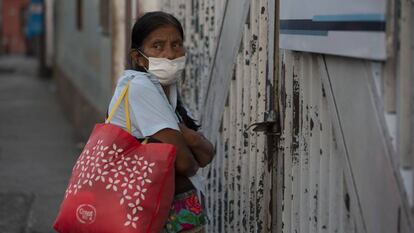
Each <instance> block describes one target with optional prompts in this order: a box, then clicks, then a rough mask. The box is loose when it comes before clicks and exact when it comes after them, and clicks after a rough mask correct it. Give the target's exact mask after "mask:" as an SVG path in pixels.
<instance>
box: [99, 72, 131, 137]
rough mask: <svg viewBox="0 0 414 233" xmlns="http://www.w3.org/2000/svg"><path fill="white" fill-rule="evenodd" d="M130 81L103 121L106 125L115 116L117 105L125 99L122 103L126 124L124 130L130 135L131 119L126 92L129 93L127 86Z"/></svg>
mask: <svg viewBox="0 0 414 233" xmlns="http://www.w3.org/2000/svg"><path fill="white" fill-rule="evenodd" d="M131 81H132V80H130V81H129V82H128V84H127V85H126V87H125V88H124V89H123V90H122V92H121V94H120V95H119V97H118V100H117V101H116V103H115V105H114V107H113V108H112V110H111V112H110V113H109V115H108V118H107V119H106V120H105V124H108V123H109V122H110V121H111V120H112V118H113V117H114V115H115V112H116V110H117V109H118V107H119V105H120V104H121V102H122V100H123V99H125V101H124V108H125V124H126V128H127V130H128V133H130V134H131V118H130V116H129V97H128V91H129V85H130V83H131Z"/></svg>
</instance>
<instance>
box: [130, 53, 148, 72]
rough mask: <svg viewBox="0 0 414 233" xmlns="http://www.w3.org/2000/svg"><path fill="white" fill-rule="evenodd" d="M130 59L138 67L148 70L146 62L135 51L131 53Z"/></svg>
mask: <svg viewBox="0 0 414 233" xmlns="http://www.w3.org/2000/svg"><path fill="white" fill-rule="evenodd" d="M131 59H132V61H133V62H134V63H135V64H136V65H137V66H138V67H145V68H146V69H148V61H147V59H146V58H145V57H144V56H142V55H141V54H140V53H139V52H138V51H137V50H133V51H131Z"/></svg>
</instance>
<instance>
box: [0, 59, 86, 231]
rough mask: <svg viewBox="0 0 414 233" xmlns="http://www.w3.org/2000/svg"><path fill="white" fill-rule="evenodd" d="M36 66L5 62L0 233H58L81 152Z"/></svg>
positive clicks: (0, 62) (0, 71)
mask: <svg viewBox="0 0 414 233" xmlns="http://www.w3.org/2000/svg"><path fill="white" fill-rule="evenodd" d="M76 145H77V143H76V140H75V137H74V129H73V128H72V127H71V125H70V123H69V122H68V119H67V118H66V117H65V115H64V114H63V111H62V108H61V106H60V105H59V103H58V100H57V97H56V93H55V88H54V85H53V81H52V80H49V79H45V78H39V77H37V76H36V61H35V60H33V59H28V58H23V57H0V233H49V232H55V231H54V230H53V229H52V224H53V222H54V219H55V217H56V215H57V212H58V210H59V205H60V202H61V200H62V198H63V194H64V192H65V189H66V185H67V182H68V179H69V176H70V172H71V169H72V165H73V164H74V162H75V160H76V158H77V155H78V154H79V148H77V147H76Z"/></svg>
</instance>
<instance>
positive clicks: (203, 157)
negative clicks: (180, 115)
mask: <svg viewBox="0 0 414 233" xmlns="http://www.w3.org/2000/svg"><path fill="white" fill-rule="evenodd" d="M178 125H179V127H180V130H181V133H182V134H183V137H184V141H185V142H186V144H187V146H188V147H189V148H190V149H191V151H192V152H193V155H194V157H195V159H196V160H197V162H198V164H199V165H200V167H205V166H207V165H208V164H209V163H210V162H211V160H213V157H214V146H213V145H212V144H211V142H210V141H209V140H207V139H206V138H205V137H204V136H203V135H202V134H201V133H198V132H196V131H194V130H192V129H189V128H187V127H186V126H185V125H184V124H182V123H180V124H178Z"/></svg>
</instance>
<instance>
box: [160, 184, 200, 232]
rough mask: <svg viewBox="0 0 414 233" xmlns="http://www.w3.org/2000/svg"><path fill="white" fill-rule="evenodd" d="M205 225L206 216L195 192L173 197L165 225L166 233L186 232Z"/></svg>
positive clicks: (191, 191)
mask: <svg viewBox="0 0 414 233" xmlns="http://www.w3.org/2000/svg"><path fill="white" fill-rule="evenodd" d="M205 224H206V215H205V213H204V211H203V208H202V207H201V204H200V200H199V199H198V196H197V193H196V191H195V190H190V191H188V192H185V193H182V194H178V195H176V196H175V197H174V201H173V204H172V206H171V210H170V216H169V217H168V220H167V223H166V225H165V229H164V230H165V232H166V233H176V232H181V231H187V230H190V229H194V228H196V227H200V226H203V225H205Z"/></svg>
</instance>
